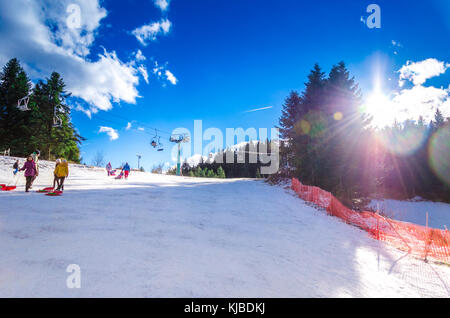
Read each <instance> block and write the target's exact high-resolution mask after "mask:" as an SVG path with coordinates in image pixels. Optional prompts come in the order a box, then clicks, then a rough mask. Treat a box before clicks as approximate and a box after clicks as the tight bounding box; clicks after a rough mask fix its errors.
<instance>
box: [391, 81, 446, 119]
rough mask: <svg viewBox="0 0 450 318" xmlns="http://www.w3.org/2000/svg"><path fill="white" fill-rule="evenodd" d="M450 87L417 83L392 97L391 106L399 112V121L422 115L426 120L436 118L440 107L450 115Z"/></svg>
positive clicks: (444, 112) (396, 112) (444, 113)
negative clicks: (426, 85) (435, 114)
mask: <svg viewBox="0 0 450 318" xmlns="http://www.w3.org/2000/svg"><path fill="white" fill-rule="evenodd" d="M449 94H450V87H449V88H447V89H445V88H437V87H433V86H430V87H425V86H422V85H417V86H414V87H412V88H411V89H403V90H401V91H400V92H399V93H398V94H395V95H394V97H393V98H392V102H391V103H390V105H389V107H391V108H392V110H391V111H394V112H395V114H397V116H396V118H397V121H399V122H403V121H405V120H407V119H412V120H417V119H418V118H419V116H422V117H423V118H424V120H425V122H427V123H428V122H429V121H430V120H431V119H433V118H434V113H435V112H436V109H437V108H439V109H440V110H441V111H442V113H443V115H444V117H447V116H450V97H449Z"/></svg>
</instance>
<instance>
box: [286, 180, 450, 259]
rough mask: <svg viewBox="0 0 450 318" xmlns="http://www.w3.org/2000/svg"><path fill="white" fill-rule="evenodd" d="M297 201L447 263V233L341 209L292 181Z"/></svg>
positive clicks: (314, 190)
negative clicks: (321, 209)
mask: <svg viewBox="0 0 450 318" xmlns="http://www.w3.org/2000/svg"><path fill="white" fill-rule="evenodd" d="M292 189H293V190H294V191H295V192H296V193H297V194H298V196H299V197H300V198H302V199H303V200H305V201H308V202H311V203H314V204H315V205H317V206H319V207H321V208H324V209H325V210H326V211H327V213H328V214H330V215H334V216H337V217H339V218H340V219H342V220H344V221H345V222H346V223H348V224H352V225H355V226H358V227H360V228H362V229H364V230H365V231H367V232H368V233H369V234H370V236H371V237H373V238H375V239H377V240H382V241H386V242H389V243H391V244H392V245H394V246H395V247H397V248H398V249H401V250H404V251H408V252H409V253H410V254H412V255H414V256H417V257H420V258H424V259H427V258H430V259H435V260H437V261H440V262H444V263H447V264H450V232H449V231H444V230H440V229H434V228H429V227H425V226H421V225H417V224H412V223H407V222H401V221H396V220H392V219H389V218H385V217H383V216H381V215H379V214H378V213H374V212H368V211H364V212H357V211H354V210H352V209H349V208H347V207H346V206H344V205H343V204H342V203H341V202H340V201H339V200H338V199H336V198H335V197H334V196H333V195H332V194H331V193H330V192H327V191H325V190H322V189H321V188H318V187H313V186H306V185H303V184H302V183H301V182H300V181H299V180H297V179H295V178H293V179H292Z"/></svg>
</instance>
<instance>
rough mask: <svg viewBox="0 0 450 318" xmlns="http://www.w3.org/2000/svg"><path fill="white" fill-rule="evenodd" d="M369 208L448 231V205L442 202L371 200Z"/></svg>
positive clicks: (399, 218)
mask: <svg viewBox="0 0 450 318" xmlns="http://www.w3.org/2000/svg"><path fill="white" fill-rule="evenodd" d="M369 207H371V208H372V209H374V210H376V209H378V210H379V211H380V212H381V213H383V214H384V215H386V216H388V217H390V218H392V219H396V220H400V221H405V222H410V223H415V224H420V225H423V226H425V225H426V219H427V218H426V214H427V212H428V226H430V227H434V228H437V229H442V230H445V229H449V230H450V204H448V203H444V202H431V201H423V200H421V199H420V198H416V199H413V200H409V201H399V200H387V199H386V200H373V201H372V202H370V204H369Z"/></svg>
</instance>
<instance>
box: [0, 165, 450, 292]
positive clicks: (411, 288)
mask: <svg viewBox="0 0 450 318" xmlns="http://www.w3.org/2000/svg"><path fill="white" fill-rule="evenodd" d="M12 164H13V158H6V157H0V183H5V182H9V181H10V180H11V179H12V177H11V176H12ZM21 164H23V159H21ZM53 165H54V164H53V163H51V162H41V164H40V166H41V174H40V176H39V177H38V179H37V181H36V184H35V186H34V189H33V190H37V189H39V188H41V187H46V186H48V185H51V181H52V177H51V170H52V168H53ZM65 190H66V191H65V193H64V194H63V196H61V197H47V196H45V195H43V194H39V193H36V192H32V193H25V192H24V178H23V176H21V177H20V179H19V183H18V188H17V190H15V191H13V192H0V255H1V256H0V297H450V267H448V266H443V265H442V266H441V265H436V264H428V263H424V262H422V261H420V260H416V259H413V258H411V257H409V256H408V255H405V253H402V252H400V251H397V250H396V249H394V248H391V247H390V246H388V245H386V244H384V243H383V242H379V241H375V240H373V239H371V238H369V237H368V235H367V234H366V233H365V232H363V231H361V230H359V229H357V228H355V227H352V226H349V225H347V224H345V223H343V222H341V221H339V220H338V219H337V218H334V217H330V216H327V215H326V214H325V213H324V212H323V211H318V210H316V209H314V208H313V207H310V206H308V205H307V204H305V202H303V201H302V200H300V199H298V198H297V197H296V196H294V195H293V193H292V192H291V191H290V190H287V189H284V188H282V187H273V186H269V185H267V184H265V183H264V182H262V181H254V180H243V179H239V180H219V179H200V178H187V177H175V176H164V175H153V174H149V173H140V172H132V173H131V176H130V179H129V180H126V181H125V180H114V179H112V178H108V177H106V172H104V170H102V169H98V168H97V169H92V168H86V167H83V166H78V165H71V166H70V176H69V178H68V179H67V181H66V183H65ZM69 264H78V265H79V266H80V268H81V288H80V289H69V288H67V287H66V279H67V277H68V275H69V273H67V272H66V268H67V266H68V265H69Z"/></svg>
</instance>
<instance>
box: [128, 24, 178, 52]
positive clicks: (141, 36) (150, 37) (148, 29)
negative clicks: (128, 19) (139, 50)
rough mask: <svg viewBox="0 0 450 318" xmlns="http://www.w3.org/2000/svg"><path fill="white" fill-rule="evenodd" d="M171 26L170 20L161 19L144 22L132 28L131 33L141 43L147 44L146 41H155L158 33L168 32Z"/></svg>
mask: <svg viewBox="0 0 450 318" xmlns="http://www.w3.org/2000/svg"><path fill="white" fill-rule="evenodd" d="M171 26H172V22H170V21H169V20H168V19H161V20H160V21H158V22H153V23H150V24H145V25H143V26H141V27H139V28H137V29H135V30H133V31H132V32H131V33H132V34H133V35H134V36H135V37H136V39H137V40H138V41H139V42H141V44H142V45H144V46H147V45H148V41H155V40H156V37H157V36H158V35H160V34H163V35H165V34H167V33H169V31H170V28H171Z"/></svg>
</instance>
